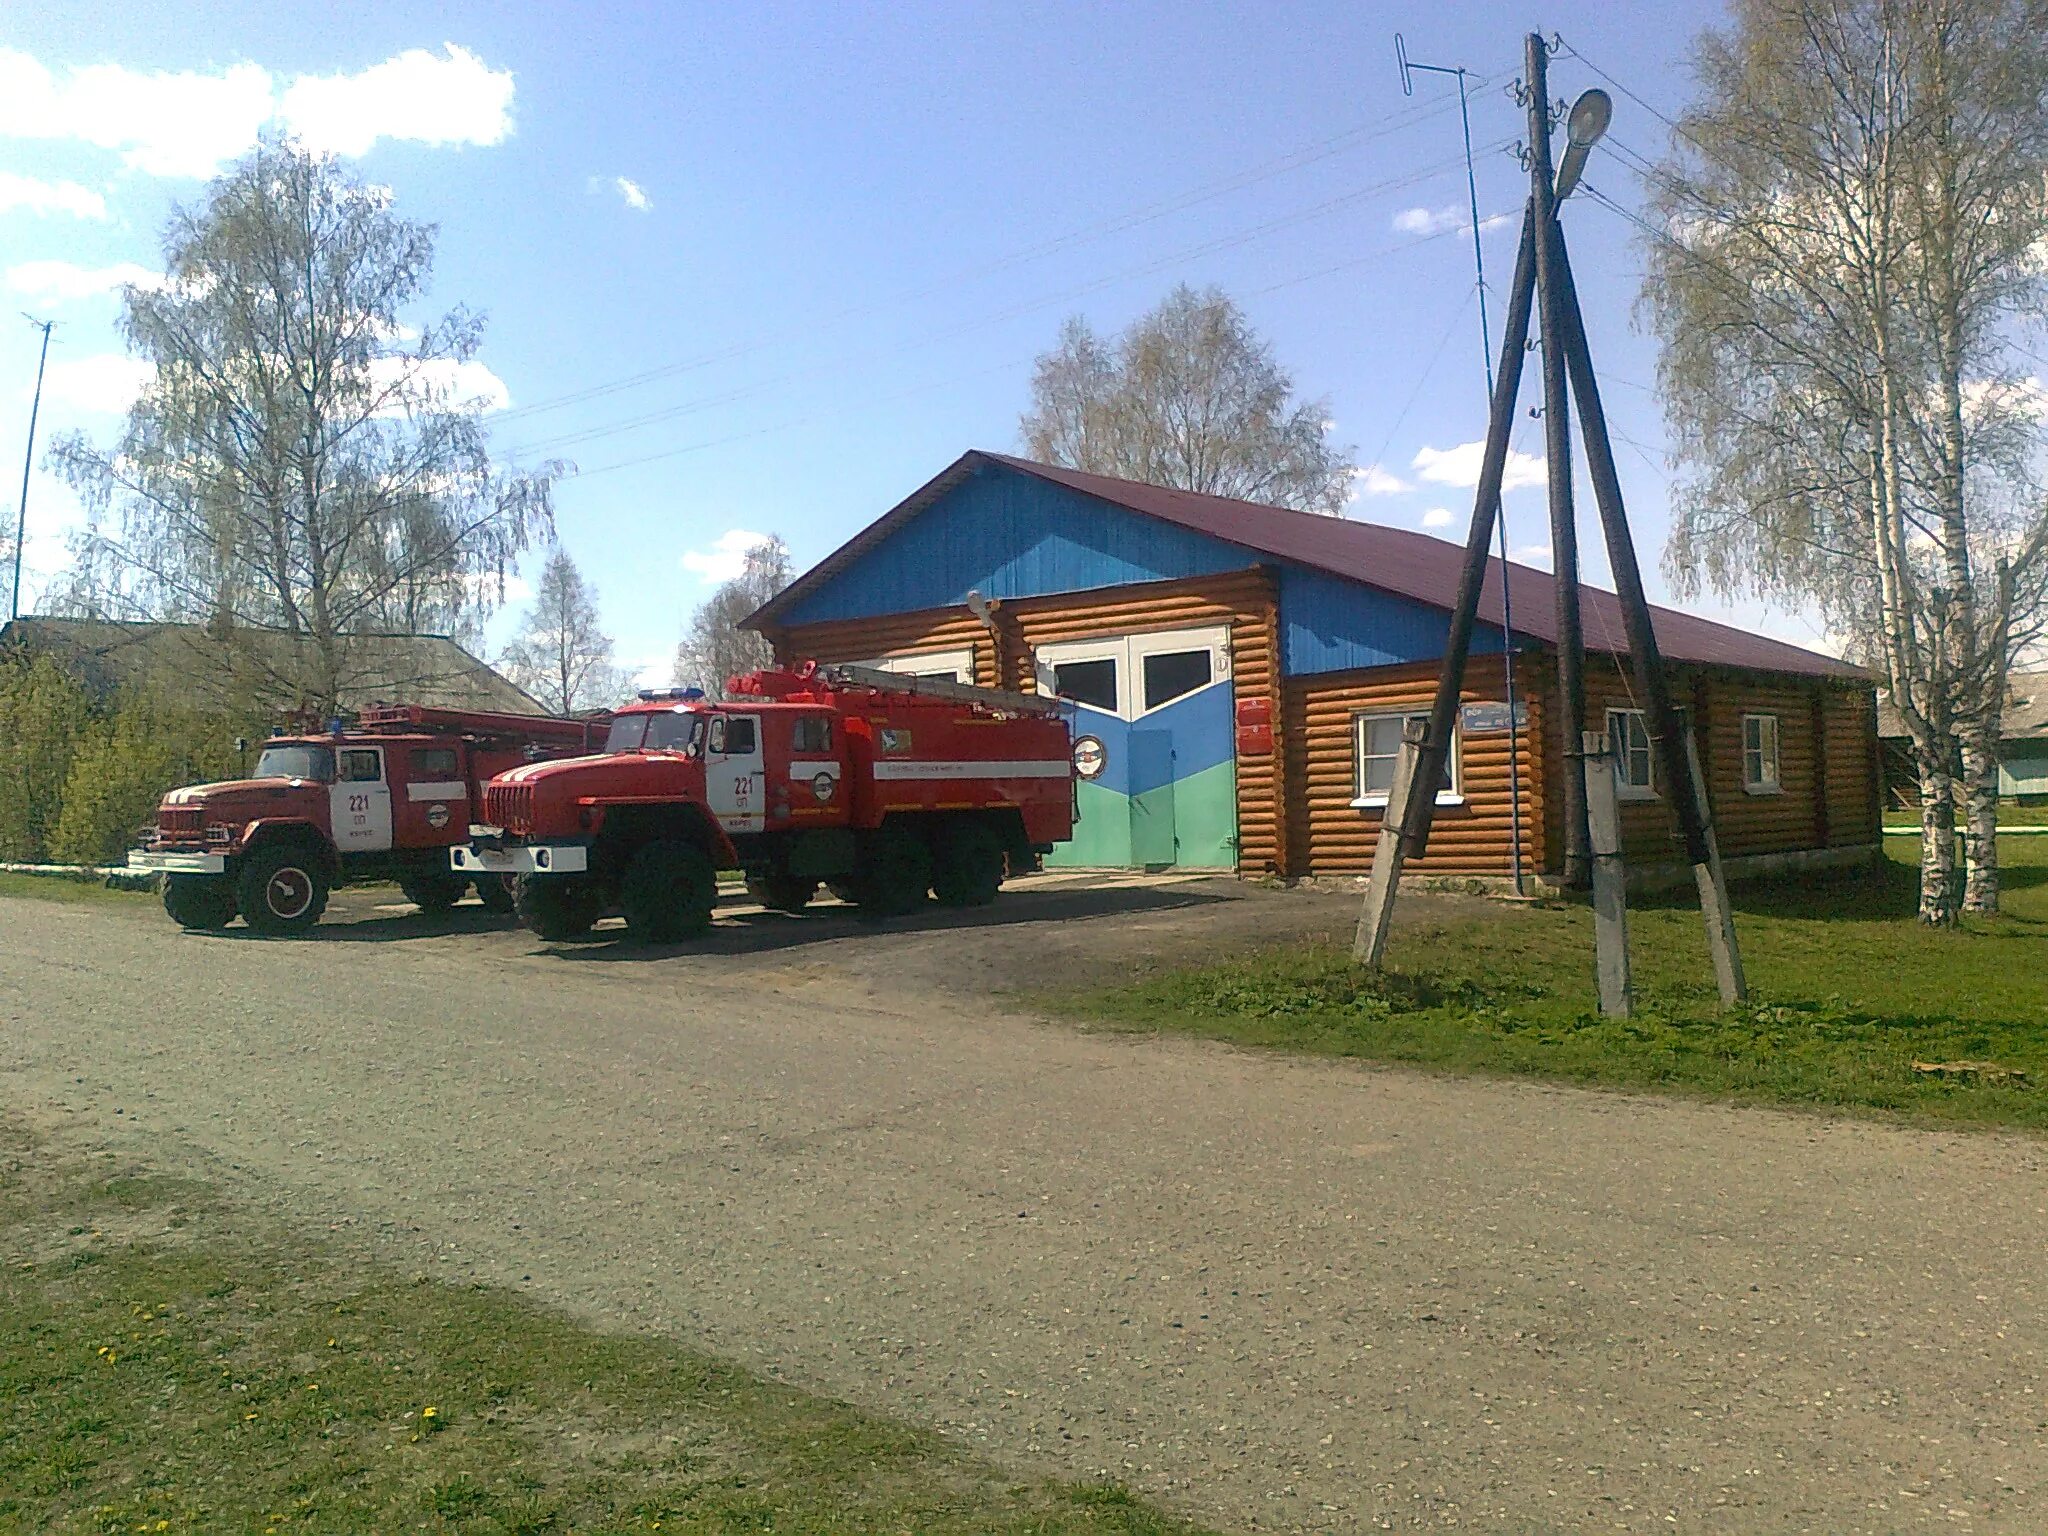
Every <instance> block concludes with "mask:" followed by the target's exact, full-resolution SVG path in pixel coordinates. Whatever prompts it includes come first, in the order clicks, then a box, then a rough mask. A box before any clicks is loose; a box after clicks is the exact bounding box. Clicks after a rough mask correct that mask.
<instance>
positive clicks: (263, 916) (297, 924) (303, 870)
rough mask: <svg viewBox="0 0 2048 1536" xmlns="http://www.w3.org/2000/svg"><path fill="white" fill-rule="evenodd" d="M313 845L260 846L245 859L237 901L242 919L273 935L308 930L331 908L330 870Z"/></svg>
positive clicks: (258, 930)
mask: <svg viewBox="0 0 2048 1536" xmlns="http://www.w3.org/2000/svg"><path fill="white" fill-rule="evenodd" d="M323 862H324V861H323V860H322V859H321V857H320V856H319V854H318V853H316V852H314V851H313V850H312V849H310V848H304V847H298V846H294V845H293V844H290V843H285V844H280V845H275V846H272V847H269V848H258V849H257V850H256V851H255V852H254V853H252V854H250V855H249V856H248V858H246V859H244V860H243V861H242V874H241V878H240V879H239V880H238V881H237V882H236V886H237V889H236V892H235V896H236V902H235V904H236V905H237V906H239V907H240V908H241V909H242V921H244V922H245V923H247V924H248V925H249V926H250V927H251V928H254V929H255V930H256V931H257V932H258V933H266V934H270V935H273V936H280V937H281V936H284V935H288V934H298V933H304V932H305V931H306V930H307V929H308V928H311V927H312V926H313V925H314V924H315V923H317V922H319V921H320V914H321V913H322V912H324V911H325V910H326V909H327V872H326V870H324V869H323V868H322V867H321V865H322V864H323Z"/></svg>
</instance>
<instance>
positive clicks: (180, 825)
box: [151, 806, 205, 848]
mask: <svg viewBox="0 0 2048 1536" xmlns="http://www.w3.org/2000/svg"><path fill="white" fill-rule="evenodd" d="M204 816H205V812H204V811H203V810H201V809H200V808H199V807H197V806H192V807H189V808H184V807H181V808H179V809H176V810H171V809H160V810H158V812H157V813H156V830H155V834H154V836H153V837H152V839H151V841H152V842H154V843H155V844H156V846H157V847H159V848H196V847H198V846H199V845H200V842H201V840H202V838H203V836H204V834H203V831H202V828H201V825H200V823H201V821H202V819H203V818H204Z"/></svg>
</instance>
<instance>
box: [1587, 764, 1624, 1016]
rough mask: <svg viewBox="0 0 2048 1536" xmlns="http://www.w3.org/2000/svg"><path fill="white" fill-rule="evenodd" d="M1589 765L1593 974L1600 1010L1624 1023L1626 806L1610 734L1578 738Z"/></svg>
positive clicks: (1588, 812) (1588, 804) (1588, 797)
mask: <svg viewBox="0 0 2048 1536" xmlns="http://www.w3.org/2000/svg"><path fill="white" fill-rule="evenodd" d="M1579 746H1580V751H1581V753H1582V754H1583V759H1584V764H1585V784H1586V825H1587V833H1588V842H1589V844H1590V847H1591V851H1592V855H1593V975H1594V980H1595V982H1596V983H1597V985H1598V987H1599V991H1600V1011H1601V1012H1602V1013H1603V1014H1605V1015H1606V1016H1607V1017H1608V1018H1610V1019H1625V1018H1627V1017H1628V1009H1629V967H1628V872H1627V870H1626V869H1625V868H1624V867H1623V865H1622V859H1621V805H1620V802H1619V799H1618V798H1617V796H1616V794H1615V790H1614V763H1613V761H1612V759H1610V758H1609V756H1608V753H1609V751H1610V744H1609V742H1608V740H1607V736H1606V733H1605V732H1602V731H1586V732H1584V733H1583V734H1582V735H1581V736H1580V738H1579Z"/></svg>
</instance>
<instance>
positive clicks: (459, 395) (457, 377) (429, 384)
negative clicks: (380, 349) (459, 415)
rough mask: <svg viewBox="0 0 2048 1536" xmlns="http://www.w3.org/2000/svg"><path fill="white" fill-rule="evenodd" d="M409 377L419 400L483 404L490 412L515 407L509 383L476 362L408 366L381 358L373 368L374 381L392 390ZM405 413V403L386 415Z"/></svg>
mask: <svg viewBox="0 0 2048 1536" xmlns="http://www.w3.org/2000/svg"><path fill="white" fill-rule="evenodd" d="M407 375H409V376H410V377H411V378H412V380H413V381H414V387H413V389H412V390H411V391H410V392H411V393H413V394H414V395H415V396H419V395H433V396H436V397H438V398H440V399H443V400H446V401H448V402H451V403H455V404H464V403H467V402H469V401H471V400H481V401H482V402H483V408H484V409H485V410H486V411H502V410H504V409H505V407H507V406H508V405H510V404H511V403H512V392H511V391H510V390H509V389H507V388H506V387H505V381H504V380H503V379H501V378H499V377H498V376H497V374H495V373H493V372H492V371H491V370H490V368H488V367H487V366H486V365H484V364H483V363H480V362H478V361H477V360H476V359H475V358H470V359H468V360H467V361H461V362H458V361H457V360H456V359H454V358H452V357H440V358H435V359H433V360H432V361H430V362H426V363H408V362H407V361H406V359H404V358H402V357H380V358H377V359H375V360H374V361H372V362H371V364H370V377H371V378H372V379H374V380H376V382H377V383H378V384H379V385H380V386H388V385H390V384H391V383H393V382H394V381H396V380H397V379H399V378H400V377H404V376H407ZM404 411H405V407H404V405H403V404H402V403H394V404H393V405H392V406H391V407H390V408H389V409H387V410H386V411H385V412H383V414H385V415H391V416H397V415H403V414H404Z"/></svg>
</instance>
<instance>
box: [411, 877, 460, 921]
mask: <svg viewBox="0 0 2048 1536" xmlns="http://www.w3.org/2000/svg"><path fill="white" fill-rule="evenodd" d="M398 888H399V890H401V891H403V892H404V893H405V899H406V900H407V901H409V902H411V903H412V904H413V905H414V906H416V907H418V908H419V909H420V910H421V911H422V912H424V913H427V914H428V915H429V916H436V915H438V914H440V913H442V912H446V911H447V910H448V909H449V908H450V907H452V906H454V905H455V903H457V902H458V901H460V900H462V893H463V892H464V891H465V890H467V889H468V888H469V882H468V881H467V880H463V879H461V878H459V877H458V876H455V875H441V874H433V875H414V876H412V877H411V878H409V879H405V880H401V881H399V882H398Z"/></svg>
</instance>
